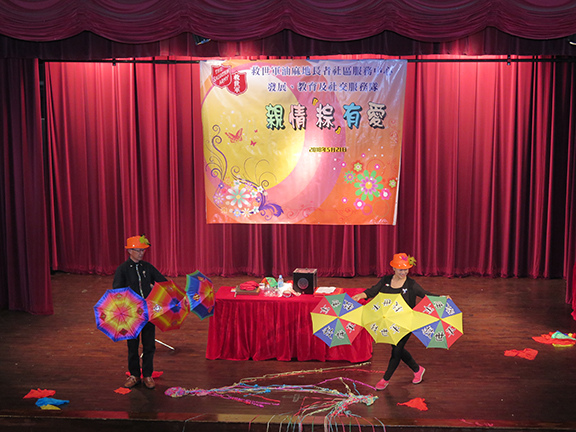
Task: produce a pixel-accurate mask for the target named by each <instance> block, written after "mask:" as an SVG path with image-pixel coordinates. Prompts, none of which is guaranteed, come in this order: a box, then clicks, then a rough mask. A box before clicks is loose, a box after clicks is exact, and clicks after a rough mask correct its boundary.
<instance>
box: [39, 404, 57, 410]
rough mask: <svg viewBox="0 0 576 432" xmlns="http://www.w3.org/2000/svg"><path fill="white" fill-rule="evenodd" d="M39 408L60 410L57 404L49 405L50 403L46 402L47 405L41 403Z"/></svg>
mask: <svg viewBox="0 0 576 432" xmlns="http://www.w3.org/2000/svg"><path fill="white" fill-rule="evenodd" d="M40 408H41V409H43V410H53V411H62V410H61V409H60V408H58V407H57V406H54V405H50V404H48V405H42V406H41V407H40Z"/></svg>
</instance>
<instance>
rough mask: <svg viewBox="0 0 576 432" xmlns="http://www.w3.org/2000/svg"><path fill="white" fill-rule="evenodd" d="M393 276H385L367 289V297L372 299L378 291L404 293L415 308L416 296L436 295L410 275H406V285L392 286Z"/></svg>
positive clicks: (409, 304)
mask: <svg viewBox="0 0 576 432" xmlns="http://www.w3.org/2000/svg"><path fill="white" fill-rule="evenodd" d="M392 276H393V275H388V276H384V277H383V278H382V279H380V280H379V281H378V283H377V284H376V285H374V286H373V287H371V288H368V289H367V290H365V291H364V294H366V296H367V298H369V299H371V298H373V297H376V294H378V293H386V294H402V297H403V298H404V300H405V301H406V303H408V306H410V307H411V308H414V306H416V297H422V298H424V296H426V295H436V294H432V293H431V292H428V291H426V290H425V289H424V288H422V287H421V286H420V285H419V284H418V282H416V281H415V280H414V279H412V278H409V277H406V280H405V281H404V285H402V287H401V288H392V287H391V286H390V282H391V281H392Z"/></svg>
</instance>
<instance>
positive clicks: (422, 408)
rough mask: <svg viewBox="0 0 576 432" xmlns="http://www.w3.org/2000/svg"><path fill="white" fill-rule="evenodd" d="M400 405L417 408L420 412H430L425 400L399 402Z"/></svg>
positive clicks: (416, 399)
mask: <svg viewBox="0 0 576 432" xmlns="http://www.w3.org/2000/svg"><path fill="white" fill-rule="evenodd" d="M398 405H406V406H408V407H410V408H416V409H419V410H420V411H428V406H427V405H426V402H425V400H424V399H423V398H415V399H410V400H409V401H408V402H403V403H401V402H398Z"/></svg>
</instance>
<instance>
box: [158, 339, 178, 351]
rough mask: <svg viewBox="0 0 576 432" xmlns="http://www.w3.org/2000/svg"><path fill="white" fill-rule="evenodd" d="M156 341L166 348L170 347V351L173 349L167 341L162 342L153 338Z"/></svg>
mask: <svg viewBox="0 0 576 432" xmlns="http://www.w3.org/2000/svg"><path fill="white" fill-rule="evenodd" d="M154 340H155V341H156V342H158V343H159V344H160V345H164V346H165V347H166V348H170V349H171V350H172V351H174V350H175V348H174V347H171V346H170V345H168V344H167V343H164V342H162V341H161V340H158V339H154Z"/></svg>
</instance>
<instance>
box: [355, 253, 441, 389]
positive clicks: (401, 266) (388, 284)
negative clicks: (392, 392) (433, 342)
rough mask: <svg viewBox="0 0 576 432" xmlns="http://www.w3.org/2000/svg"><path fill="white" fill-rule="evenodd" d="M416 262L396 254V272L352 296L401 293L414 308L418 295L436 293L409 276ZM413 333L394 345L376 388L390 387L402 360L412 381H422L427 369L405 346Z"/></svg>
mask: <svg viewBox="0 0 576 432" xmlns="http://www.w3.org/2000/svg"><path fill="white" fill-rule="evenodd" d="M414 264H416V260H415V259H414V257H410V256H408V255H406V254H405V253H399V254H395V255H394V259H393V260H392V261H390V265H391V266H392V269H393V270H394V274H393V275H387V276H384V277H383V278H382V279H380V281H378V283H377V284H376V285H374V286H373V287H371V288H368V289H367V290H365V291H364V292H361V293H359V294H356V295H355V296H354V297H352V298H353V299H354V300H356V301H359V300H362V299H371V298H373V297H375V296H376V295H377V294H378V293H386V294H400V295H402V297H403V298H404V300H405V301H406V303H408V306H410V307H411V308H414V306H416V297H422V298H423V297H424V296H426V295H434V294H432V293H430V292H428V291H425V290H424V289H423V288H422V287H421V286H420V285H419V284H418V283H417V282H416V281H415V280H414V279H412V278H410V277H408V269H410V268H411V267H412V266H413V265H414ZM411 334H412V333H408V334H407V335H406V336H404V337H403V338H402V339H400V341H399V342H398V343H397V344H396V345H392V354H391V356H390V361H389V362H388V368H387V369H386V372H385V373H384V377H383V378H382V379H381V380H380V381H378V383H377V384H376V390H384V389H385V388H386V387H388V382H389V381H390V378H392V375H393V374H394V372H395V371H396V368H397V367H398V365H399V364H400V360H402V361H403V362H404V363H406V364H407V365H408V367H410V369H412V371H413V372H414V379H413V380H412V383H414V384H419V383H420V382H422V377H423V375H424V372H425V370H426V369H424V368H423V367H422V366H420V365H418V363H416V360H414V359H413V358H412V355H411V354H410V353H409V352H408V351H407V350H406V349H405V348H404V346H405V345H406V342H408V339H409V338H410V335H411Z"/></svg>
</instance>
